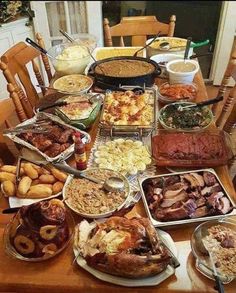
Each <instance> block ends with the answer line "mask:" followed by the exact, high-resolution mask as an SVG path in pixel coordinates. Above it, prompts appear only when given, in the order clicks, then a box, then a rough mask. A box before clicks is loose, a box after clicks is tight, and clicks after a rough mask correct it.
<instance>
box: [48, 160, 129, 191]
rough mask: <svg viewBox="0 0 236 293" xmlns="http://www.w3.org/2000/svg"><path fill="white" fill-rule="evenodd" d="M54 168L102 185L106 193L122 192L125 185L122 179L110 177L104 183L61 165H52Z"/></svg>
mask: <svg viewBox="0 0 236 293" xmlns="http://www.w3.org/2000/svg"><path fill="white" fill-rule="evenodd" d="M52 164H53V165H54V166H55V167H56V168H58V169H60V170H62V171H65V172H67V173H69V174H73V175H75V177H79V178H84V179H87V180H89V181H92V182H94V183H97V184H103V188H104V189H105V190H106V191H108V192H114V191H122V190H123V189H124V186H125V183H124V181H123V179H122V178H120V177H116V176H111V177H109V178H108V179H106V180H105V181H103V180H100V179H97V178H94V177H93V176H89V175H85V174H84V173H83V172H81V171H78V170H76V169H74V168H72V167H70V166H68V165H64V164H61V163H52Z"/></svg>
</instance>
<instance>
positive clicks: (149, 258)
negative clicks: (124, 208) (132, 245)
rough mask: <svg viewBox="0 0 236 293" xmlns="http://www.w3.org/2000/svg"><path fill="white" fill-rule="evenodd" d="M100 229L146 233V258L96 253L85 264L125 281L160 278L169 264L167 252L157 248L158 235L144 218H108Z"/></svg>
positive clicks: (160, 246) (88, 257) (162, 248)
mask: <svg viewBox="0 0 236 293" xmlns="http://www.w3.org/2000/svg"><path fill="white" fill-rule="evenodd" d="M98 225H99V227H100V228H102V229H108V230H109V229H111V228H112V229H114V228H116V229H119V228H121V227H122V229H125V230H129V229H132V230H133V229H134V230H136V231H135V232H136V233H138V234H139V235H140V236H142V235H143V233H144V232H145V237H146V239H148V241H149V242H150V243H151V247H152V248H151V249H150V252H149V253H148V255H138V254H134V253H132V252H130V251H123V252H121V253H117V254H110V255H109V254H105V253H97V254H95V255H94V256H87V257H86V258H85V259H86V261H87V264H88V265H89V266H91V267H93V268H95V269H97V270H99V271H102V272H105V273H108V274H112V275H117V276H122V277H127V278H144V277H148V276H153V275H156V274H159V273H160V272H162V271H163V270H165V269H166V267H167V265H168V264H169V263H170V259H171V257H170V255H169V253H168V251H167V250H166V249H165V248H164V247H163V246H162V245H160V241H159V238H158V234H157V233H156V230H155V228H154V227H153V226H152V225H151V223H150V221H149V220H148V219H145V218H140V219H139V218H133V219H126V218H122V217H111V218H110V219H108V220H107V221H106V222H104V223H102V224H98Z"/></svg>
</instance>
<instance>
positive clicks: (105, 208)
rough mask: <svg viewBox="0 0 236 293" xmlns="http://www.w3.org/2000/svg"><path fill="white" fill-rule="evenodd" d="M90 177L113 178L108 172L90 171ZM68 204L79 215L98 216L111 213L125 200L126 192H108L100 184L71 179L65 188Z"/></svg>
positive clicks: (111, 173)
mask: <svg viewBox="0 0 236 293" xmlns="http://www.w3.org/2000/svg"><path fill="white" fill-rule="evenodd" d="M86 174H87V175H90V176H91V177H94V178H96V179H100V180H106V179H108V178H109V177H112V176H114V172H113V171H110V170H100V171H98V170H91V171H89V174H88V173H86ZM65 194H66V198H67V202H68V204H69V205H70V206H71V207H72V208H73V209H74V210H76V211H77V212H78V213H80V214H88V215H99V214H103V213H106V212H110V211H113V210H114V209H116V208H118V207H119V206H120V205H121V204H122V203H124V201H125V200H126V197H127V193H126V191H125V190H124V191H115V192H108V191H106V190H104V189H103V188H102V184H97V183H94V182H92V181H90V180H87V179H79V178H73V179H72V180H71V181H70V182H69V183H68V185H67V186H66V192H65Z"/></svg>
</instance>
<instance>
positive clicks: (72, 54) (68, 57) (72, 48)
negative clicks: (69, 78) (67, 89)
mask: <svg viewBox="0 0 236 293" xmlns="http://www.w3.org/2000/svg"><path fill="white" fill-rule="evenodd" d="M88 50H89V49H88V48H87V47H86V46H83V45H79V44H78V43H69V42H67V43H62V44H59V45H56V46H53V47H51V48H50V49H49V50H48V54H49V55H50V56H52V58H50V60H51V62H52V64H53V67H54V69H55V71H56V72H57V74H58V75H60V76H63V75H68V74H82V73H84V70H85V68H86V66H87V65H88V64H89V62H90V61H91V57H90V54H89V51H88ZM77 55H78V56H77Z"/></svg>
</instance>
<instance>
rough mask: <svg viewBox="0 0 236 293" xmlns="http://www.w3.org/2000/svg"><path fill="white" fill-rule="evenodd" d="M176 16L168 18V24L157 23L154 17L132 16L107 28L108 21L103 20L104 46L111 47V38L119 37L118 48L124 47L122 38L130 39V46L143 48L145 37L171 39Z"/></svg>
mask: <svg viewBox="0 0 236 293" xmlns="http://www.w3.org/2000/svg"><path fill="white" fill-rule="evenodd" d="M175 21H176V16H175V15H172V16H171V17H170V22H169V24H166V23H162V22H159V21H158V20H157V19H156V16H132V17H122V19H121V22H120V23H119V24H116V25H114V26H112V27H110V26H109V20H108V19H107V18H105V19H104V39H105V46H107V47H112V46H113V42H112V37H120V46H121V47H124V46H125V44H124V38H123V37H128V36H131V37H132V46H144V45H145V43H146V40H147V36H151V35H156V34H157V33H158V32H160V34H161V35H167V36H169V37H172V36H173V35H174V30H175Z"/></svg>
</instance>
